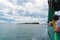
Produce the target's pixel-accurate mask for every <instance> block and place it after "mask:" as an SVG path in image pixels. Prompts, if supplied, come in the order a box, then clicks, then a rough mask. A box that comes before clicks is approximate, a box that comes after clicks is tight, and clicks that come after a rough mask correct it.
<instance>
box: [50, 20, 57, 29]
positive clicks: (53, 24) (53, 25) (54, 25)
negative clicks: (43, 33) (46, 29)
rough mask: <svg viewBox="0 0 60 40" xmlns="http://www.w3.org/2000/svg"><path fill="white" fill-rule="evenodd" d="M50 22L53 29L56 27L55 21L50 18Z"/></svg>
mask: <svg viewBox="0 0 60 40" xmlns="http://www.w3.org/2000/svg"><path fill="white" fill-rule="evenodd" d="M51 24H52V27H53V29H55V28H56V21H55V20H52V22H51Z"/></svg>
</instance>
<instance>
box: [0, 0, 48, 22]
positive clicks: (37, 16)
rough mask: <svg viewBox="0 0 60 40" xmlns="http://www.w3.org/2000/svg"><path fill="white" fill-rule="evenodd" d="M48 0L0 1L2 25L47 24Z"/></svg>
mask: <svg viewBox="0 0 60 40" xmlns="http://www.w3.org/2000/svg"><path fill="white" fill-rule="evenodd" d="M47 18H48V3H47V0H0V23H26V22H27V23H30V22H39V23H46V22H47Z"/></svg>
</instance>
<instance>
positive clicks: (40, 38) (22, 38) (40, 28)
mask: <svg viewBox="0 0 60 40" xmlns="http://www.w3.org/2000/svg"><path fill="white" fill-rule="evenodd" d="M47 27H48V26H47V25H40V24H0V40H49V38H48V29H47Z"/></svg>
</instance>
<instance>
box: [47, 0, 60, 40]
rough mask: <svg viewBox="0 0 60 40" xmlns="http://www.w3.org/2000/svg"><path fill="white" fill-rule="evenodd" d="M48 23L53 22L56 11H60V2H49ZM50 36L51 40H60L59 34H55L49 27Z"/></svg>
mask: <svg viewBox="0 0 60 40" xmlns="http://www.w3.org/2000/svg"><path fill="white" fill-rule="evenodd" d="M48 6H49V10H48V21H50V20H51V17H52V16H53V15H54V14H55V11H60V0H48ZM48 35H49V38H50V40H60V37H59V35H58V33H57V32H53V28H52V27H49V25H48Z"/></svg>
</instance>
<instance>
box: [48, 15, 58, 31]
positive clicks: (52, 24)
mask: <svg viewBox="0 0 60 40" xmlns="http://www.w3.org/2000/svg"><path fill="white" fill-rule="evenodd" d="M57 20H59V16H58V15H54V16H53V17H52V20H51V21H50V22H49V25H50V26H51V27H52V28H53V31H57V30H56V22H57Z"/></svg>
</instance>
